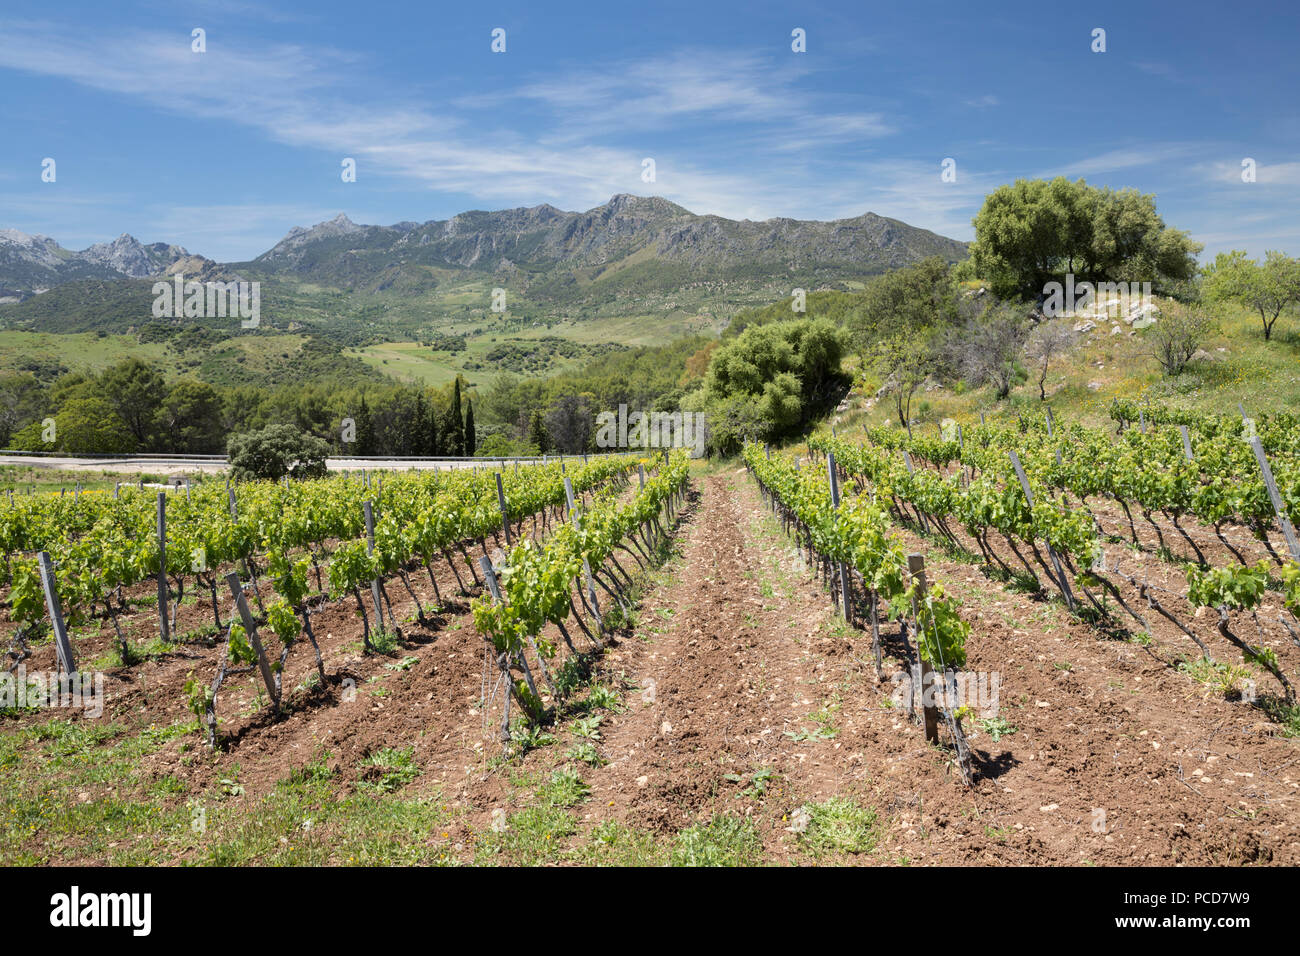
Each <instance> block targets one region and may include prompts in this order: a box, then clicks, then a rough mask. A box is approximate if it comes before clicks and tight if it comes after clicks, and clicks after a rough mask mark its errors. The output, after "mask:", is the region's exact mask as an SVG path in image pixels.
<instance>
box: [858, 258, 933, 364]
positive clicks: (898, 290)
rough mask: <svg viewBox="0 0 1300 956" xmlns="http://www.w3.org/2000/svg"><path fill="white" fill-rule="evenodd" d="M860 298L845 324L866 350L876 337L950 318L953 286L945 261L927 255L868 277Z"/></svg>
mask: <svg viewBox="0 0 1300 956" xmlns="http://www.w3.org/2000/svg"><path fill="white" fill-rule="evenodd" d="M860 299H861V301H860V304H859V305H858V308H857V309H856V310H855V311H854V313H853V314H852V315H850V316H849V318H848V322H847V325H848V328H849V331H850V332H851V333H852V335H853V338H854V342H855V344H856V345H857V347H858V348H859V349H866V348H868V347H869V346H870V345H871V343H873V342H875V341H876V340H877V339H881V338H888V337H890V336H892V335H897V334H899V333H901V332H906V331H908V330H911V329H918V328H926V327H930V326H935V325H943V324H946V323H948V322H951V321H953V319H954V318H955V315H956V301H957V285H956V282H955V281H954V279H953V275H952V270H951V268H950V267H949V265H948V263H946V262H944V261H943V260H942V259H940V258H938V257H937V256H931V257H930V258H928V259H923V260H921V261H920V262H917V263H914V264H913V265H910V266H904V267H903V268H901V269H894V270H892V271H890V272H886V273H885V274H884V275H880V276H876V277H875V278H874V279H871V280H870V281H869V282H868V283H867V284H866V286H865V287H864V288H863V290H862V295H861V297H860Z"/></svg>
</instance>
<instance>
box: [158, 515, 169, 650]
mask: <svg viewBox="0 0 1300 956" xmlns="http://www.w3.org/2000/svg"><path fill="white" fill-rule="evenodd" d="M158 635H159V636H160V637H161V638H162V639H163V643H164V644H169V643H171V624H170V622H169V621H168V620H167V492H165V491H160V492H158Z"/></svg>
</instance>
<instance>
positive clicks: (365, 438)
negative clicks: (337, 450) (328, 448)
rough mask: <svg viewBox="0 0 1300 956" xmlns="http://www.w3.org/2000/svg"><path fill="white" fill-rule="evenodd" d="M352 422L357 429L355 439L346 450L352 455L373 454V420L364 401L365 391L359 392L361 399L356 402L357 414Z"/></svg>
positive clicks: (367, 404) (368, 406)
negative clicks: (351, 445)
mask: <svg viewBox="0 0 1300 956" xmlns="http://www.w3.org/2000/svg"><path fill="white" fill-rule="evenodd" d="M353 424H354V425H355V426H356V429H357V430H356V439H357V440H356V441H355V442H354V443H353V447H352V448H349V449H348V451H350V452H351V453H352V454H354V455H373V454H375V421H374V419H373V418H372V417H371V415H370V404H369V403H368V402H367V401H366V394H365V392H362V393H361V401H360V402H358V403H357V414H356V416H355V418H353Z"/></svg>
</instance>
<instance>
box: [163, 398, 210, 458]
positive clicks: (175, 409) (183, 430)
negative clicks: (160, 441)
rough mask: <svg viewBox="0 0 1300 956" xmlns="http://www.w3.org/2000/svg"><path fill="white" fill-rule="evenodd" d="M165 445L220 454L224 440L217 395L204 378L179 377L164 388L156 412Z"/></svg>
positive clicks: (182, 451)
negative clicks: (159, 407) (164, 396)
mask: <svg viewBox="0 0 1300 956" xmlns="http://www.w3.org/2000/svg"><path fill="white" fill-rule="evenodd" d="M160 422H161V425H162V434H163V435H164V436H165V437H166V441H167V446H168V449H169V450H171V451H176V452H181V453H185V454H191V455H215V454H220V453H221V449H222V446H223V445H224V444H225V437H224V435H225V433H224V431H223V429H222V424H221V395H220V394H218V392H217V390H216V389H215V388H213V387H212V386H211V385H209V384H208V383H207V382H200V381H197V380H195V379H181V380H180V381H178V382H175V383H174V384H173V385H172V386H171V388H170V389H168V391H167V398H166V400H165V401H164V402H163V407H162V411H161V414H160Z"/></svg>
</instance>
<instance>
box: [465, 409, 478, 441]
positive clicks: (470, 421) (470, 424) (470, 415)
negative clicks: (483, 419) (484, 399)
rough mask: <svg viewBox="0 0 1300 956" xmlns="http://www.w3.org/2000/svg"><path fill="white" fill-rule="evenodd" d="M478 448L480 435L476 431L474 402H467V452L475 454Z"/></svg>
mask: <svg viewBox="0 0 1300 956" xmlns="http://www.w3.org/2000/svg"><path fill="white" fill-rule="evenodd" d="M477 448H478V436H477V435H476V434H475V433H474V402H473V400H472V399H471V400H469V401H467V402H466V403H465V454H466V455H473V454H474V452H475V451H476V450H477Z"/></svg>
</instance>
